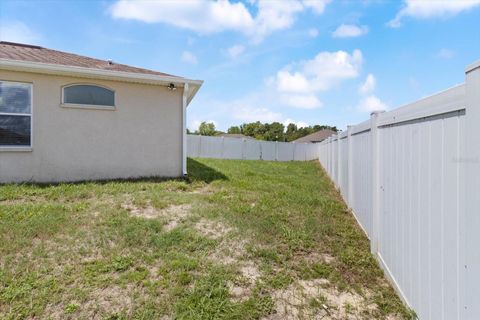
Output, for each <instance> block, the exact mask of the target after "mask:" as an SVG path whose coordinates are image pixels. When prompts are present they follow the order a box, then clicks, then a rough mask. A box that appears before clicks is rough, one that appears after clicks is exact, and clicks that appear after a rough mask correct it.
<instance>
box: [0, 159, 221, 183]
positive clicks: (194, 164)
mask: <svg viewBox="0 0 480 320" xmlns="http://www.w3.org/2000/svg"><path fill="white" fill-rule="evenodd" d="M187 168H188V177H178V178H168V177H138V178H120V179H104V180H80V181H62V182H28V181H27V182H20V183H0V186H5V185H11V184H14V185H15V184H17V185H28V186H35V187H38V188H48V187H52V186H58V185H62V184H72V185H81V184H87V183H95V184H98V185H102V184H107V183H111V182H120V183H121V182H131V183H136V182H138V183H142V182H164V181H185V180H186V181H187V182H195V181H203V182H205V183H210V182H212V181H215V180H228V178H227V176H225V175H224V174H223V173H221V172H220V171H217V170H215V169H213V168H211V167H209V166H206V165H204V164H203V163H200V162H198V161H196V160H193V159H191V158H187Z"/></svg>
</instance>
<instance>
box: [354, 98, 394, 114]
mask: <svg viewBox="0 0 480 320" xmlns="http://www.w3.org/2000/svg"><path fill="white" fill-rule="evenodd" d="M357 108H358V110H359V111H362V112H373V111H382V110H388V106H387V105H386V104H385V103H384V102H383V101H382V100H380V99H379V98H378V97H377V96H375V95H370V96H368V97H365V98H363V99H362V100H361V101H360V104H359V105H358V107H357Z"/></svg>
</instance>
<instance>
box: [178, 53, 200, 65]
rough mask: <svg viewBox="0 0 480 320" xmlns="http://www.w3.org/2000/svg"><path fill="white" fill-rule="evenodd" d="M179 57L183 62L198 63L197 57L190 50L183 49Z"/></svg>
mask: <svg viewBox="0 0 480 320" xmlns="http://www.w3.org/2000/svg"><path fill="white" fill-rule="evenodd" d="M181 59H182V61H183V62H186V63H190V64H197V63H198V59H197V57H196V56H195V55H194V54H193V53H191V52H190V51H183V53H182V57H181Z"/></svg>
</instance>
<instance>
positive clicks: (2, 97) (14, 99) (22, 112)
mask: <svg viewBox="0 0 480 320" xmlns="http://www.w3.org/2000/svg"><path fill="white" fill-rule="evenodd" d="M31 97H32V85H31V84H28V83H19V82H11V81H0V146H30V145H31V143H30V142H31V123H32V106H31V104H32V103H31V101H32V99H31Z"/></svg>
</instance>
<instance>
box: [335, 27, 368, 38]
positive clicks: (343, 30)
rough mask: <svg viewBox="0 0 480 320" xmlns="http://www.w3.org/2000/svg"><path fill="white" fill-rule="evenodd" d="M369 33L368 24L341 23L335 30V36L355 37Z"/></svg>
mask: <svg viewBox="0 0 480 320" xmlns="http://www.w3.org/2000/svg"><path fill="white" fill-rule="evenodd" d="M367 33H368V27H367V26H357V25H354V24H341V25H340V26H338V28H337V29H336V30H335V31H333V33H332V36H333V37H334V38H353V37H360V36H363V35H365V34H367Z"/></svg>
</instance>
